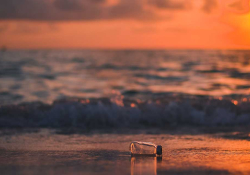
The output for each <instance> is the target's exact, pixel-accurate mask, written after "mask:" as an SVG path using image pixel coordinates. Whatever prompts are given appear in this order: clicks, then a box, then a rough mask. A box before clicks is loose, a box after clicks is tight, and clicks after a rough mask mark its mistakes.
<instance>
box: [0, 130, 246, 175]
mask: <svg viewBox="0 0 250 175" xmlns="http://www.w3.org/2000/svg"><path fill="white" fill-rule="evenodd" d="M229 134H231V135H232V136H233V135H235V134H236V133H229ZM134 140H142V141H150V142H153V143H156V144H161V145H162V146H163V156H162V158H157V157H131V155H130V152H129V143H130V142H131V141H134ZM249 150H250V149H249V142H248V141H247V140H244V139H237V138H236V137H235V138H234V139H225V138H223V134H196V135H182V134H178V135H174V134H157V135H156V134H145V133H137V134H124V133H123V134H117V133H109V134H101V133H91V134H90V133H88V134H70V135H62V134H57V133H56V132H55V131H54V130H38V131H36V132H31V131H28V132H21V133H20V132H14V131H12V132H9V134H6V131H5V134H3V133H2V134H1V137H0V171H1V172H2V173H3V174H91V175H94V174H131V175H136V174H154V175H156V174H248V173H249V172H250V166H249V162H250V151H249Z"/></svg>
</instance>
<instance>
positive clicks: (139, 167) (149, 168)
mask: <svg viewBox="0 0 250 175" xmlns="http://www.w3.org/2000/svg"><path fill="white" fill-rule="evenodd" d="M161 161H162V157H153V156H152V157H150V156H132V157H131V175H157V164H158V163H160V162H161Z"/></svg>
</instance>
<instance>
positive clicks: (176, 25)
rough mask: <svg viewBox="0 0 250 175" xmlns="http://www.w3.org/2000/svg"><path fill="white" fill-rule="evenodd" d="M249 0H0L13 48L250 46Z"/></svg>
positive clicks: (5, 36) (0, 29) (3, 36)
mask: <svg viewBox="0 0 250 175" xmlns="http://www.w3.org/2000/svg"><path fill="white" fill-rule="evenodd" d="M249 4H250V3H249V0H189V1H187V0H0V46H1V45H2V46H6V47H8V48H11V49H39V48H48V49H53V48H58V49H60V48H93V49H165V48H166V49H167V48H170V49H250V13H249V6H250V5H249Z"/></svg>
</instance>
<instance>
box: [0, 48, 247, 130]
mask: <svg viewBox="0 0 250 175" xmlns="http://www.w3.org/2000/svg"><path fill="white" fill-rule="evenodd" d="M249 79H250V51H246V50H245V51H244V50H241V51H233V50H206V51H204V50H119V51H112V50H25V51H7V52H0V105H1V106H0V127H10V128H11V127H52V128H61V127H71V128H81V129H86V130H91V129H107V128H145V127H153V128H161V129H162V128H163V129H164V128H168V127H169V126H170V127H172V126H174V127H175V126H180V125H184V126H186V125H188V126H214V127H218V126H219V127H220V126H227V127H235V126H237V127H238V126H248V125H249V124H250V108H249V104H250V102H249V97H250V96H249V93H250V82H249Z"/></svg>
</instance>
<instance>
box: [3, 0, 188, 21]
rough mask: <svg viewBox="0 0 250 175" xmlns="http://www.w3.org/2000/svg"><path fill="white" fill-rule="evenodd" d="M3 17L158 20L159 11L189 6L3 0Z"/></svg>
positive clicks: (132, 0) (163, 0)
mask: <svg viewBox="0 0 250 175" xmlns="http://www.w3.org/2000/svg"><path fill="white" fill-rule="evenodd" d="M0 4H1V6H0V20H40V21H69V20H110V19H135V20H152V19H158V18H159V15H158V14H157V10H155V9H152V8H145V6H151V7H154V8H159V9H165V10H182V9H186V7H187V3H186V1H185V0H179V1H177V2H176V1H174V0H118V1H117V2H116V3H113V4H112V3H110V0H0Z"/></svg>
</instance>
